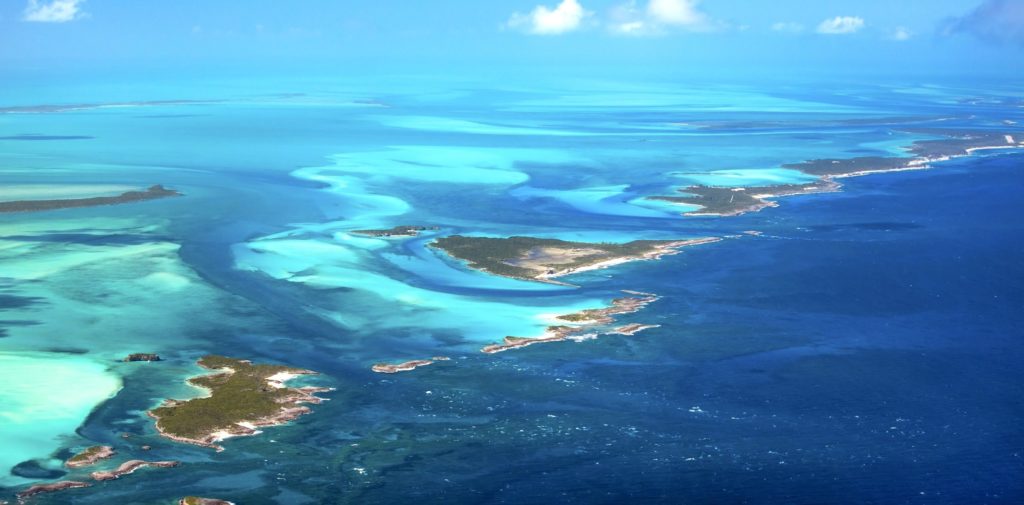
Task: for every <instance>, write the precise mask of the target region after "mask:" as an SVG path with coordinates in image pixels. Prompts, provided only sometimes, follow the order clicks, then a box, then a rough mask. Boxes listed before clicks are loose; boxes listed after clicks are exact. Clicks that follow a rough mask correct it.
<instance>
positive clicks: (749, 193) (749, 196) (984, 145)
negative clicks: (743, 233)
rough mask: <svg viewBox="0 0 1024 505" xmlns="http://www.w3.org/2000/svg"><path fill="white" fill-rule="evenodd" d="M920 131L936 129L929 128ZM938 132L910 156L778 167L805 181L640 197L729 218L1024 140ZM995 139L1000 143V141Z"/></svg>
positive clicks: (695, 188)
mask: <svg viewBox="0 0 1024 505" xmlns="http://www.w3.org/2000/svg"><path fill="white" fill-rule="evenodd" d="M922 132H923V133H930V134H936V133H939V132H934V131H930V130H929V131H922ZM939 134H942V135H945V136H946V139H943V140H922V141H916V142H914V143H913V144H911V145H910V146H907V147H905V148H904V149H905V150H907V151H908V152H910V153H912V154H914V155H915V156H912V157H879V156H866V157H859V158H845V159H833V158H825V159H815V160H807V161H803V162H800V163H787V164H783V165H782V167H783V168H788V169H792V170H797V171H800V172H802V173H804V174H807V175H812V176H815V177H817V180H815V181H813V182H808V183H805V184H779V185H767V186H756V187H725V186H706V185H691V186H685V187H681V188H678V189H677V190H676V191H678V192H680V193H684V194H687V195H688V196H662V195H655V196H648V197H645V199H647V200H656V201H664V202H669V203H677V204H686V205H697V206H700V208H699V209H697V210H692V211H688V212H683V213H682V215H684V216H718V217H732V216H739V215H742V214H747V213H751V212H758V211H761V210H763V209H766V208H770V207H775V206H777V205H778V203H777V202H775V201H774V200H772V199H773V198H781V197H786V196H795V195H807V194H815V193H831V192H837V191H841V190H842V185H841V184H840V183H839V182H837V179H845V178H848V177H861V176H865V175H873V174H883V173H889V172H904V171H909V170H927V169H930V168H932V164H934V163H940V162H943V161H949V160H952V159H956V158H963V157H967V156H972V155H974V153H976V152H977V151H985V150H993V149H1024V141H1017V140H1016V139H1015V138H1014V137H1013V135H1012V134H1007V133H996V134H993V133H989V132H984V133H978V132H967V133H962V132H961V133H950V132H941V133H939ZM999 141H1002V142H1004V143H1002V144H1000V143H998V142H999ZM725 196H729V199H728V201H723V200H725ZM737 197H739V198H738V200H739V201H737Z"/></svg>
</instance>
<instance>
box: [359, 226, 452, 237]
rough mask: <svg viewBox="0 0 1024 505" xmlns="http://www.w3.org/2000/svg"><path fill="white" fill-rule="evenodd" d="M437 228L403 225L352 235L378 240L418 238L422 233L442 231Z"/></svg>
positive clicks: (361, 231)
mask: <svg viewBox="0 0 1024 505" xmlns="http://www.w3.org/2000/svg"><path fill="white" fill-rule="evenodd" d="M440 229H441V228H440V227H437V226H411V225H402V226H395V227H394V228H388V229H381V230H355V231H353V232H352V233H354V234H356V235H365V236H367V237H377V238H396V237H397V238H409V237H416V236H418V235H419V234H420V233H421V232H424V231H433V230H440Z"/></svg>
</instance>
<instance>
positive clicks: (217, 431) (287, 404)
mask: <svg viewBox="0 0 1024 505" xmlns="http://www.w3.org/2000/svg"><path fill="white" fill-rule="evenodd" d="M199 366H201V367H203V368H206V369H209V370H213V371H215V372H216V373H213V374H209V375H201V376H198V377H193V378H191V379H189V380H188V383H189V384H191V385H193V386H197V387H200V388H203V389H206V390H208V391H209V393H210V394H209V396H206V397H203V398H194V399H192V400H187V401H179V400H166V401H165V402H164V403H163V405H161V406H160V407H158V408H155V409H153V410H151V411H149V412H148V414H149V416H150V417H152V418H154V419H156V428H157V431H158V432H159V433H160V434H161V435H163V436H165V437H167V438H170V439H171V440H175V441H178V442H183V443H188V444H194V445H199V446H203V447H211V448H214V449H217V450H223V447H221V446H219V445H218V443H219V442H221V441H223V440H225V439H227V438H230V437H236V436H248V435H256V434H258V433H260V432H259V431H258V430H257V428H260V427H266V426H277V425H280V424H284V423H287V422H289V421H292V420H293V419H295V418H297V417H299V416H301V415H304V414H308V413H309V412H310V411H311V409H310V408H309V407H307V406H305V405H303V404H306V403H312V404H317V403H320V402H322V401H323V399H322V398H320V397H317V396H315V394H316V393H321V392H324V391H330V389H329V388H321V387H298V388H293V387H287V386H286V383H287V382H288V381H289V380H291V379H294V378H295V377H298V376H300V375H315V374H316V372H313V371H311V370H303V369H300V368H292V367H287V366H281V365H254V364H253V363H252V362H250V361H246V360H240V359H233V358H226V357H223V356H205V357H203V358H202V359H200V360H199Z"/></svg>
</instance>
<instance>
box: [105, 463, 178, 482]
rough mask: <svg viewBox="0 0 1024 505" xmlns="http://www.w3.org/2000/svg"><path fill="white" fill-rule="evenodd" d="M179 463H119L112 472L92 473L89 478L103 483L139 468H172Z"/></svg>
mask: <svg viewBox="0 0 1024 505" xmlns="http://www.w3.org/2000/svg"><path fill="white" fill-rule="evenodd" d="M180 464H181V463H179V462H177V461H142V460H141V459H133V460H130V461H125V462H124V463H121V465H120V466H118V467H117V468H115V469H114V470H109V471H102V472H93V473H92V474H91V477H92V478H93V480H99V481H105V480H115V479H120V478H121V476H123V475H128V474H131V473H134V472H135V471H136V470H138V469H140V468H146V467H153V468H173V467H176V466H178V465H180Z"/></svg>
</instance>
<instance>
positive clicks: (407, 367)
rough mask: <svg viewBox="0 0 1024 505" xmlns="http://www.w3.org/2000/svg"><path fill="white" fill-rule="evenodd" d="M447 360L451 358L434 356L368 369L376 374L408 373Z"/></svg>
mask: <svg viewBox="0 0 1024 505" xmlns="http://www.w3.org/2000/svg"><path fill="white" fill-rule="evenodd" d="M449 359H451V358H448V357H447V356H434V357H433V358H430V359H415V360H411V361H406V362H403V363H394V364H391V363H377V364H375V365H373V366H372V367H371V368H370V369H371V370H373V371H374V372H377V373H398V372H408V371H411V370H415V369H417V368H419V367H421V366H427V365H433V364H434V363H437V362H438V361H448V360H449Z"/></svg>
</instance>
